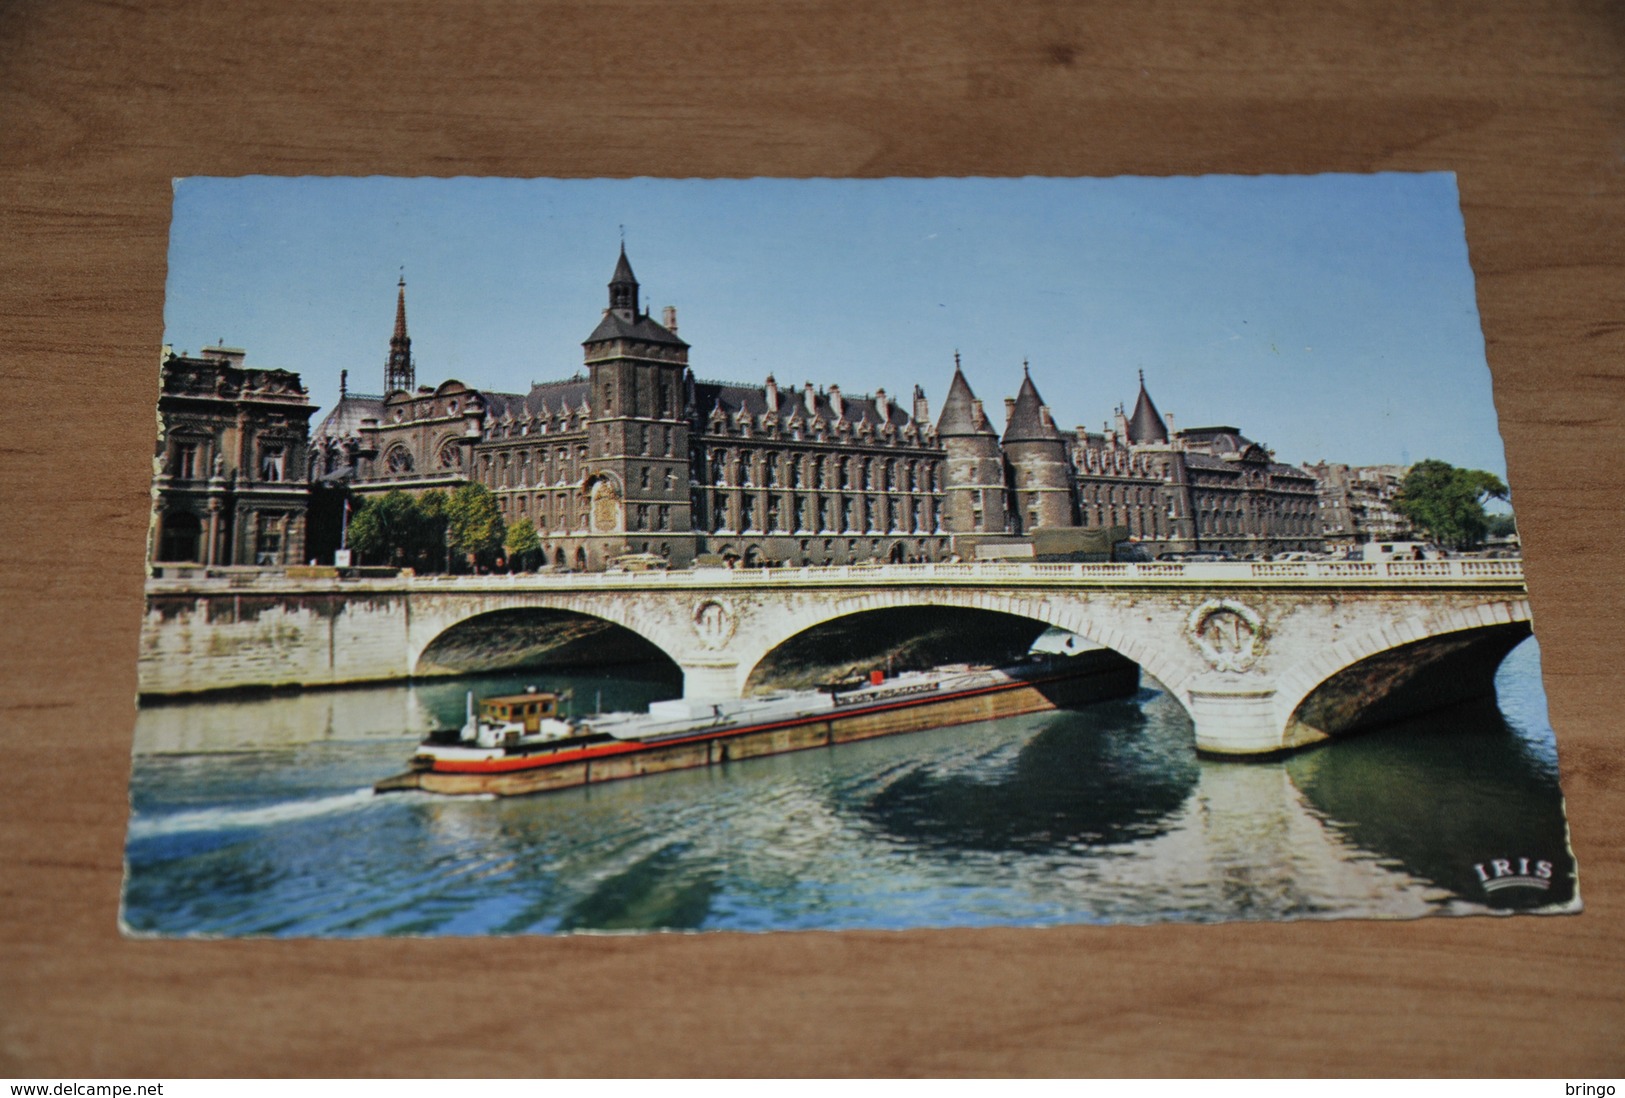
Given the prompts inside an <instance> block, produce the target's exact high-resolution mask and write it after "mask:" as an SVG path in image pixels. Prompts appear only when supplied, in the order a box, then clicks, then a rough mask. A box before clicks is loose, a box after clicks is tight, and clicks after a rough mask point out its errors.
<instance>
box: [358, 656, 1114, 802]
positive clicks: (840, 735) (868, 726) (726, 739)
mask: <svg viewBox="0 0 1625 1098" xmlns="http://www.w3.org/2000/svg"><path fill="white" fill-rule="evenodd" d="M1073 658H1074V659H1079V658H1084V657H1073ZM1092 662H1094V663H1095V664H1096V666H1094V667H1092V668H1090V669H1088V670H1083V669H1080V670H1078V671H1075V672H1073V673H1071V674H1064V675H1053V676H1046V677H1044V678H1038V679H1030V680H1023V681H1018V682H1009V683H998V684H995V685H992V686H985V687H979V688H977V689H974V690H967V691H964V692H962V693H954V694H949V695H946V696H943V695H924V696H920V697H912V698H907V699H903V700H899V701H894V702H886V703H882V704H879V705H871V706H864V707H862V708H857V709H853V710H850V711H843V710H839V709H836V710H830V711H827V712H824V713H820V714H818V715H817V716H814V717H810V718H809V717H806V716H801V717H792V718H787V719H785V720H780V721H772V722H767V723H763V724H756V725H747V726H744V727H732V728H723V729H717V730H714V731H707V732H702V733H696V734H694V735H691V736H688V735H682V736H677V737H674V738H672V739H669V740H663V741H661V742H659V743H654V744H644V743H631V742H628V743H613V744H602V745H599V746H596V747H589V748H580V749H578V750H575V751H563V752H557V753H554V754H548V755H543V756H540V757H538V756H518V757H515V758H511V759H491V760H479V761H467V762H453V761H450V760H447V761H443V762H440V763H438V764H436V766H435V768H434V769H431V770H423V771H417V772H413V773H409V774H401V775H398V776H397V777H395V778H390V779H386V780H385V781H383V782H380V783H379V785H378V788H379V790H380V791H385V790H392V789H408V788H418V789H423V790H426V791H428V792H431V793H446V794H497V795H499V796H510V795H517V794H523V793H540V792H545V791H548V790H553V789H568V788H572V787H575V786H579V785H589V784H596V783H598V782H605V781H619V780H622V779H625V778H635V777H642V776H644V775H646V774H658V773H664V772H666V771H669V770H690V769H695V768H698V767H701V766H712V765H715V764H717V763H722V762H730V761H739V760H742V759H749V758H761V757H765V756H768V755H782V754H787V753H789V752H792V751H804V750H808V749H810V748H814V747H829V746H834V745H836V744H842V743H852V742H855V741H858V740H865V739H874V738H877V737H880V736H890V735H898V734H901V733H905V732H920V731H925V730H928V729H931V728H947V727H951V726H954V725H960V724H971V723H974V722H976V721H984V720H998V719H1001V718H1004V717H1014V716H1021V715H1023V714H1027V713H1038V712H1044V711H1046V710H1052V709H1062V708H1067V707H1069V706H1071V705H1079V704H1085V703H1088V702H1094V701H1104V700H1107V699H1109V698H1117V697H1124V696H1127V695H1129V694H1132V693H1133V692H1134V691H1135V690H1136V689H1137V688H1138V686H1139V668H1138V666H1136V665H1135V664H1134V663H1132V662H1131V661H1129V660H1127V659H1125V658H1123V657H1121V656H1117V655H1116V654H1115V653H1110V654H1107V653H1101V654H1098V655H1097V657H1096V658H1095V660H1093V661H1092ZM1066 686H1070V687H1072V688H1073V690H1072V691H1066V690H1056V689H1055V688H1057V687H1066ZM1046 690H1048V691H1049V692H1050V693H1046ZM1051 693H1053V694H1055V695H1056V696H1053V697H1052V696H1050V694H1051ZM924 707H929V708H931V709H932V710H933V712H932V714H931V719H930V720H929V722H924V721H922V720H921V719H920V714H918V713H916V712H914V710H918V709H921V708H924Z"/></svg>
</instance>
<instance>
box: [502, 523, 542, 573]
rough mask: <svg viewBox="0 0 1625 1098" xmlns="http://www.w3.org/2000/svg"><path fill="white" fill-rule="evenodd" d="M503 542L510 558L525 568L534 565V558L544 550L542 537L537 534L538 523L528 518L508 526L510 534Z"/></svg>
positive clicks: (515, 563) (518, 565) (516, 564)
mask: <svg viewBox="0 0 1625 1098" xmlns="http://www.w3.org/2000/svg"><path fill="white" fill-rule="evenodd" d="M502 544H503V547H504V548H506V549H507V550H508V560H509V561H510V562H512V563H513V564H514V565H515V566H517V567H519V568H521V569H525V570H528V569H530V568H532V567H534V563H533V561H534V558H535V557H536V555H537V554H538V553H540V552H541V551H542V539H541V538H540V537H539V536H537V533H536V524H535V523H533V522H531V521H530V519H528V518H522V519H520V520H519V521H518V522H516V523H514V524H513V525H512V526H510V527H508V536H507V537H506V538H504V539H503V542H502Z"/></svg>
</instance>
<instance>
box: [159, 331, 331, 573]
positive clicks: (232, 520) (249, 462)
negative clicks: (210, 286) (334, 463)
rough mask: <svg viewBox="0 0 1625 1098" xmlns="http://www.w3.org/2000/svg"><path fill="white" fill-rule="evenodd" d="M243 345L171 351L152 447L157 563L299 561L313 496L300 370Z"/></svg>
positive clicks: (163, 374) (163, 366)
mask: <svg viewBox="0 0 1625 1098" xmlns="http://www.w3.org/2000/svg"><path fill="white" fill-rule="evenodd" d="M244 358H245V354H244V352H243V351H241V350H239V349H236V348H231V347H206V348H204V350H203V351H202V352H201V353H200V354H199V355H198V356H196V357H191V356H185V355H176V354H171V353H167V351H166V353H165V355H164V357H163V360H162V362H161V364H160V378H161V382H160V384H161V389H160V393H159V397H158V441H157V447H156V449H155V451H154V454H153V478H152V483H153V520H152V527H151V535H150V539H151V540H150V542H149V544H148V553H147V558H148V560H149V561H151V562H152V563H154V564H199V565H205V566H232V565H247V566H253V565H259V566H276V565H285V564H297V563H300V562H302V560H303V559H304V556H303V555H304V552H305V516H306V510H307V507H308V503H309V498H310V491H309V483H308V481H307V480H306V477H305V473H306V469H307V466H308V464H309V458H308V456H307V447H308V445H309V434H310V416H311V413H312V412H313V411H315V409H314V407H313V406H312V405H311V403H310V396H309V394H308V393H307V392H306V390H305V388H304V386H303V385H302V384H300V381H299V375H298V374H295V373H290V372H289V371H287V370H266V369H254V368H250V367H248V366H246V365H245V364H244Z"/></svg>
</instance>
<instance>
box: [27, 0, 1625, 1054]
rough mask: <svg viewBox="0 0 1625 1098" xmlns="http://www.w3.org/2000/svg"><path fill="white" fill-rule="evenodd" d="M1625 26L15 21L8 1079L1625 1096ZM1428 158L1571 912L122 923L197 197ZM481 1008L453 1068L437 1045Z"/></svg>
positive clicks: (327, 14)
mask: <svg viewBox="0 0 1625 1098" xmlns="http://www.w3.org/2000/svg"><path fill="white" fill-rule="evenodd" d="M1622 10H1625V9H1621V8H1619V7H1618V6H1617V5H1609V4H1606V3H1596V4H1582V3H1572V2H1563V0H1553V2H1549V3H1546V2H1528V3H1513V2H1505V3H1489V4H1442V3H1416V2H1406V0H1372V2H1370V3H1344V4H1338V3H1317V4H1303V3H1298V2H1296V0H1286V2H1281V3H1276V4H1269V3H1255V4H1246V5H1239V4H1238V5H1228V4H1218V3H1202V4H1195V3H1139V4H1133V5H1125V4H1120V3H1034V2H1014V3H1001V4H998V5H986V4H980V3H975V2H971V0H963V2H961V0H952V2H949V0H944V2H938V3H925V2H907V3H903V2H899V3H892V4H886V5H876V4H865V3H860V2H856V0H819V2H812V0H800V2H796V0H741V2H738V3H725V2H716V0H663V2H661V3H652V2H638V0H605V2H592V0H563V2H557V3H550V4H547V5H530V4H513V3H506V2H501V0H491V2H489V3H471V2H464V3H455V4H435V3H425V2H415V0H413V2H405V0H403V2H399V3H363V2H349V3H344V4H331V3H325V2H323V3H308V2H288V0H276V2H273V0H253V2H239V3H234V4H231V5H219V4H206V3H201V2H200V3H163V2H155V3H140V4H129V3H92V2H87V0H57V2H54V3H45V2H38V3H34V2H18V0H12V2H10V3H7V4H0V380H3V382H4V390H3V394H0V396H3V399H0V492H3V500H4V507H3V509H0V514H3V516H4V517H3V519H0V668H3V683H0V744H3V748H4V752H5V758H6V761H7V765H6V766H5V767H4V769H3V770H0V1075H35V1074H38V1075H40V1076H42V1077H43V1076H46V1075H49V1076H52V1077H56V1078H61V1077H72V1076H79V1077H84V1076H102V1075H124V1076H175V1075H189V1074H201V1075H220V1074H255V1075H289V1074H292V1075H307V1074H315V1075H335V1074H336V1075H345V1074H368V1075H373V1074H408V1075H425V1074H441V1073H447V1074H458V1073H472V1074H593V1075H596V1074H721V1075H736V1074H749V1075H779V1074H865V1075H872V1074H878V1075H891V1074H909V1075H917V1074H955V1075H959V1074H995V1073H997V1074H1004V1073H1008V1074H1081V1075H1089V1074H1142V1073H1149V1074H1200V1075H1208V1074H1219V1075H1228V1074H1268V1075H1274V1074H1286V1075H1303V1074H1310V1075H1314V1074H1373V1073H1375V1074H1382V1075H1391V1074H1398V1075H1411V1074H1433V1073H1440V1074H1475V1075H1476V1074H1536V1075H1548V1076H1567V1077H1570V1078H1577V1077H1585V1076H1588V1075H1589V1076H1595V1075H1598V1074H1611V1075H1618V1074H1620V1073H1621V1072H1622V1071H1625V1052H1622V1049H1625V1041H1622V1040H1621V1035H1622V1033H1625V1024H1622V1023H1625V1002H1622V994H1625V993H1622V978H1621V976H1622V973H1625V935H1622V933H1621V931H1622V929H1625V842H1622V835H1625V828H1622V826H1621V824H1620V820H1621V819H1622V818H1625V763H1622V754H1625V753H1622V750H1621V745H1622V736H1621V733H1620V731H1619V728H1618V717H1619V713H1620V710H1621V707H1622V702H1625V688H1622V687H1621V686H1620V680H1619V676H1618V675H1617V674H1616V672H1615V665H1616V663H1617V655H1616V653H1615V652H1614V651H1613V649H1614V648H1615V647H1616V645H1617V640H1618V625H1619V622H1620V621H1621V611H1622V609H1625V607H1622V598H1621V596H1622V592H1625V584H1622V582H1621V570H1620V532H1619V525H1618V520H1619V515H1620V499H1621V489H1620V485H1621V483H1622V480H1625V446H1622V445H1621V439H1622V437H1625V436H1622V434H1621V428H1622V426H1625V301H1622V297H1625V257H1622V250H1621V249H1622V244H1625V235H1622V232H1621V228H1622V220H1625V205H1622V203H1621V196H1622V193H1621V192H1622V189H1625V188H1622V182H1625V161H1622V156H1625V128H1622V125H1621V124H1622V122H1625V79H1622V76H1625V73H1622V69H1625V64H1622V61H1625V17H1622V15H1621V12H1622ZM1439 169H1448V170H1453V171H1455V172H1457V173H1458V177H1459V183H1460V188H1461V193H1462V198H1463V204H1464V210H1465V213H1466V219H1467V226H1468V236H1469V243H1470V247H1471V254H1472V261H1473V265H1474V268H1475V270H1476V271H1477V274H1478V279H1479V283H1478V284H1479V300H1480V304H1481V308H1482V313H1483V319H1484V330H1485V336H1486V340H1487V345H1488V352H1489V358H1490V362H1491V364H1492V367H1493V370H1494V373H1495V388H1496V397H1497V401H1498V404H1499V408H1500V414H1501V422H1502V427H1503V431H1504V434H1505V438H1506V443H1507V450H1508V460H1509V468H1510V480H1511V483H1512V485H1513V489H1514V491H1515V493H1516V497H1517V505H1518V513H1519V516H1520V519H1521V520H1522V526H1523V529H1524V531H1525V539H1526V545H1527V551H1528V557H1529V560H1528V575H1529V578H1530V589H1531V594H1532V598H1533V601H1534V606H1535V609H1536V615H1537V629H1538V631H1539V635H1540V638H1541V642H1542V651H1543V655H1544V659H1545V666H1546V671H1547V682H1548V687H1549V693H1550V699H1551V711H1552V719H1553V723H1554V725H1555V726H1556V728H1557V730H1558V736H1559V743H1560V748H1561V753H1562V762H1563V769H1564V786H1565V789H1566V791H1567V794H1568V797H1569V809H1570V815H1571V823H1572V828H1573V834H1574V846H1575V849H1576V851H1577V853H1578V856H1579V859H1580V865H1581V880H1582V888H1583V894H1584V898H1585V902H1586V907H1587V910H1586V912H1585V913H1584V914H1583V915H1580V916H1577V917H1572V918H1548V919H1491V918H1481V919H1461V920H1442V919H1441V920H1431V921H1423V922H1419V923H1382V922H1339V923H1325V924H1317V923H1300V924H1290V925H1227V926H1217V927H1175V926H1166V927H1148V928H1105V929H1092V928H1074V929H1058V930H1046V931H1019V932H1018V931H980V932H965V931H954V932H931V933H926V932H920V933H906V934H887V933H857V934H827V933H813V934H791V935H767V936H749V935H735V934H707V935H696V936H650V937H640V938H575V939H561V940H552V939H542V938H520V939H503V940H489V941H472V940H464V941H458V940H452V941H445V940H441V941H361V942H312V941H295V942H274V941H230V942H212V943H211V942H202V943H181V942H148V941H126V940H123V939H121V938H120V936H119V933H118V930H117V926H116V922H115V913H116V910H117V905H118V896H119V883H120V873H121V857H122V845H123V825H124V821H125V816H126V783H127V777H128V772H129V743H130V733H131V727H132V723H133V703H132V699H133V697H134V695H135V659H134V657H135V651H136V634H137V625H138V622H139V618H140V613H141V578H142V552H143V541H144V534H145V528H146V514H147V505H148V504H147V490H148V487H147V480H148V476H149V470H150V466H149V457H150V453H151V446H152V438H153V418H152V414H151V409H152V407H153V401H154V395H155V385H154V382H155V368H154V367H155V365H156V356H157V348H158V345H159V342H160V337H161V334H162V316H163V312H162V310H163V280H164V254H165V245H166V228H167V219H168V203H169V195H170V188H169V180H170V179H171V178H172V177H175V176H183V175H192V174H225V175H232V174H243V173H250V172H264V173H273V174H302V173H311V174H323V175H332V174H340V175H363V174H373V173H379V174H390V175H418V174H427V175H455V174H479V175H573V176H594V175H614V176H620V175H633V174H651V175H685V176H687V175H695V176H709V175H730V176H751V175H864V176H885V175H893V174H899V175H964V174H999V175H1019V174H1026V173H1039V174H1056V175H1113V174H1121V173H1153V174H1170V173H1177V174H1194V173H1203V172H1240V173H1265V172H1317V171H1329V170H1335V171H1362V172H1363V171H1381V170H1401V171H1413V170H1439ZM493 1004H495V1005H498V1006H500V1007H502V1008H503V1009H498V1010H488V1009H484V1008H486V1007H488V1006H491V1005H493ZM514 1004H520V1005H522V1006H523V1009H522V1010H516V1011H512V1012H509V1011H508V1010H507V1009H506V1007H507V1006H509V1005H514ZM475 1012H477V1013H479V1014H480V1015H481V1016H483V1017H486V1018H488V1019H489V1021H488V1023H487V1024H485V1025H483V1026H482V1027H481V1028H480V1029H479V1030H478V1031H477V1032H473V1031H470V1032H467V1033H465V1034H464V1035H463V1037H462V1039H460V1040H459V1041H458V1042H456V1043H455V1044H450V1045H448V1044H446V1043H443V1042H432V1043H431V1042H429V1041H427V1040H426V1039H425V1034H429V1033H433V1032H437V1031H440V1030H443V1029H444V1028H445V1026H446V1025H447V1024H448V1021H449V1020H451V1019H458V1018H466V1017H469V1016H471V1014H473V1013H475ZM535 1019H547V1022H546V1024H545V1025H544V1024H539V1023H538V1022H536V1021H535Z"/></svg>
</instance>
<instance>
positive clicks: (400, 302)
mask: <svg viewBox="0 0 1625 1098" xmlns="http://www.w3.org/2000/svg"><path fill="white" fill-rule="evenodd" d="M405 341H406V276H405V275H401V280H400V282H398V283H397V284H396V292H395V334H394V335H392V336H390V337H389V342H390V344H391V345H394V344H396V343H401V342H405Z"/></svg>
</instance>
